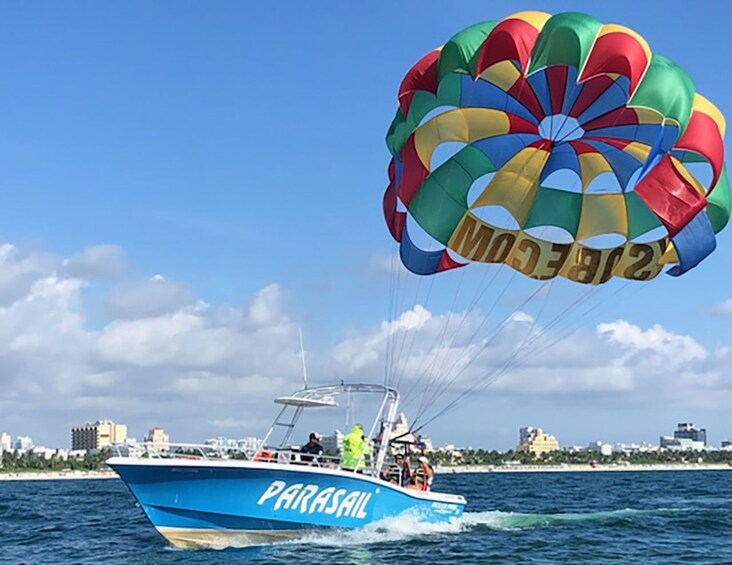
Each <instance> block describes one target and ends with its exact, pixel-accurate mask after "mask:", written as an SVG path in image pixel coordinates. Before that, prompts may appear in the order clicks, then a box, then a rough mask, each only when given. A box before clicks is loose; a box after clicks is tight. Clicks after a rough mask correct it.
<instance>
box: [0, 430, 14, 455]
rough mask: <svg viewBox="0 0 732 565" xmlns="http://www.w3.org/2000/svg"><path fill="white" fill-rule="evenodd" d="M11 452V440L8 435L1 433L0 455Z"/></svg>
mask: <svg viewBox="0 0 732 565" xmlns="http://www.w3.org/2000/svg"><path fill="white" fill-rule="evenodd" d="M12 450H13V438H12V437H10V434H6V433H5V432H3V433H2V434H0V453H2V452H3V451H12Z"/></svg>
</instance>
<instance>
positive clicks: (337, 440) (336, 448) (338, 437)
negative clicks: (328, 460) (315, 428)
mask: <svg viewBox="0 0 732 565" xmlns="http://www.w3.org/2000/svg"><path fill="white" fill-rule="evenodd" d="M320 445H321V446H322V447H323V451H325V452H327V453H339V452H340V450H341V447H342V446H343V432H341V431H340V430H335V431H334V432H333V434H332V435H329V436H322V437H321V438H320Z"/></svg>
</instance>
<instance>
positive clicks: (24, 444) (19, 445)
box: [13, 436, 33, 453]
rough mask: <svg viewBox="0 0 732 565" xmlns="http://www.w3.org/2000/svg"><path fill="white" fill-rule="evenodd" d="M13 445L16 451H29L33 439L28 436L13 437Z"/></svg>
mask: <svg viewBox="0 0 732 565" xmlns="http://www.w3.org/2000/svg"><path fill="white" fill-rule="evenodd" d="M13 447H14V448H15V450H16V451H19V452H21V453H23V452H25V451H30V450H31V449H33V440H32V439H31V438H29V437H28V436H18V437H17V438H15V444H13Z"/></svg>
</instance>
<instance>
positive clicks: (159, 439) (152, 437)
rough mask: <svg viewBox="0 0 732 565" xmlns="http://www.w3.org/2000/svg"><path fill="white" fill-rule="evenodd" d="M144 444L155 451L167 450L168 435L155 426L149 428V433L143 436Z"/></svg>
mask: <svg viewBox="0 0 732 565" xmlns="http://www.w3.org/2000/svg"><path fill="white" fill-rule="evenodd" d="M145 442H146V443H151V444H152V447H153V448H155V449H168V445H169V444H170V437H169V436H168V434H166V433H165V430H164V429H163V428H158V427H157V426H155V427H152V428H150V431H149V432H147V435H146V436H145Z"/></svg>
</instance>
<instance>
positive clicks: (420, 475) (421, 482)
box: [413, 465, 435, 491]
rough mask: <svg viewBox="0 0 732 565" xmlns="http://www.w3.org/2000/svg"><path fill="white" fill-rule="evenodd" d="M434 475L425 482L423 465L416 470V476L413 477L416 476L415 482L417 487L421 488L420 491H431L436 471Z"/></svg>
mask: <svg viewBox="0 0 732 565" xmlns="http://www.w3.org/2000/svg"><path fill="white" fill-rule="evenodd" d="M430 469H432V467H431V466H430ZM432 473H433V474H432V476H431V477H429V478H428V479H427V480H425V476H424V469H422V466H421V465H420V466H418V467H417V468H416V469H415V470H414V474H413V476H414V482H415V484H416V485H418V486H419V489H420V490H424V491H428V490H430V487H431V486H432V479H433V478H434V476H435V475H434V470H433V471H432Z"/></svg>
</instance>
